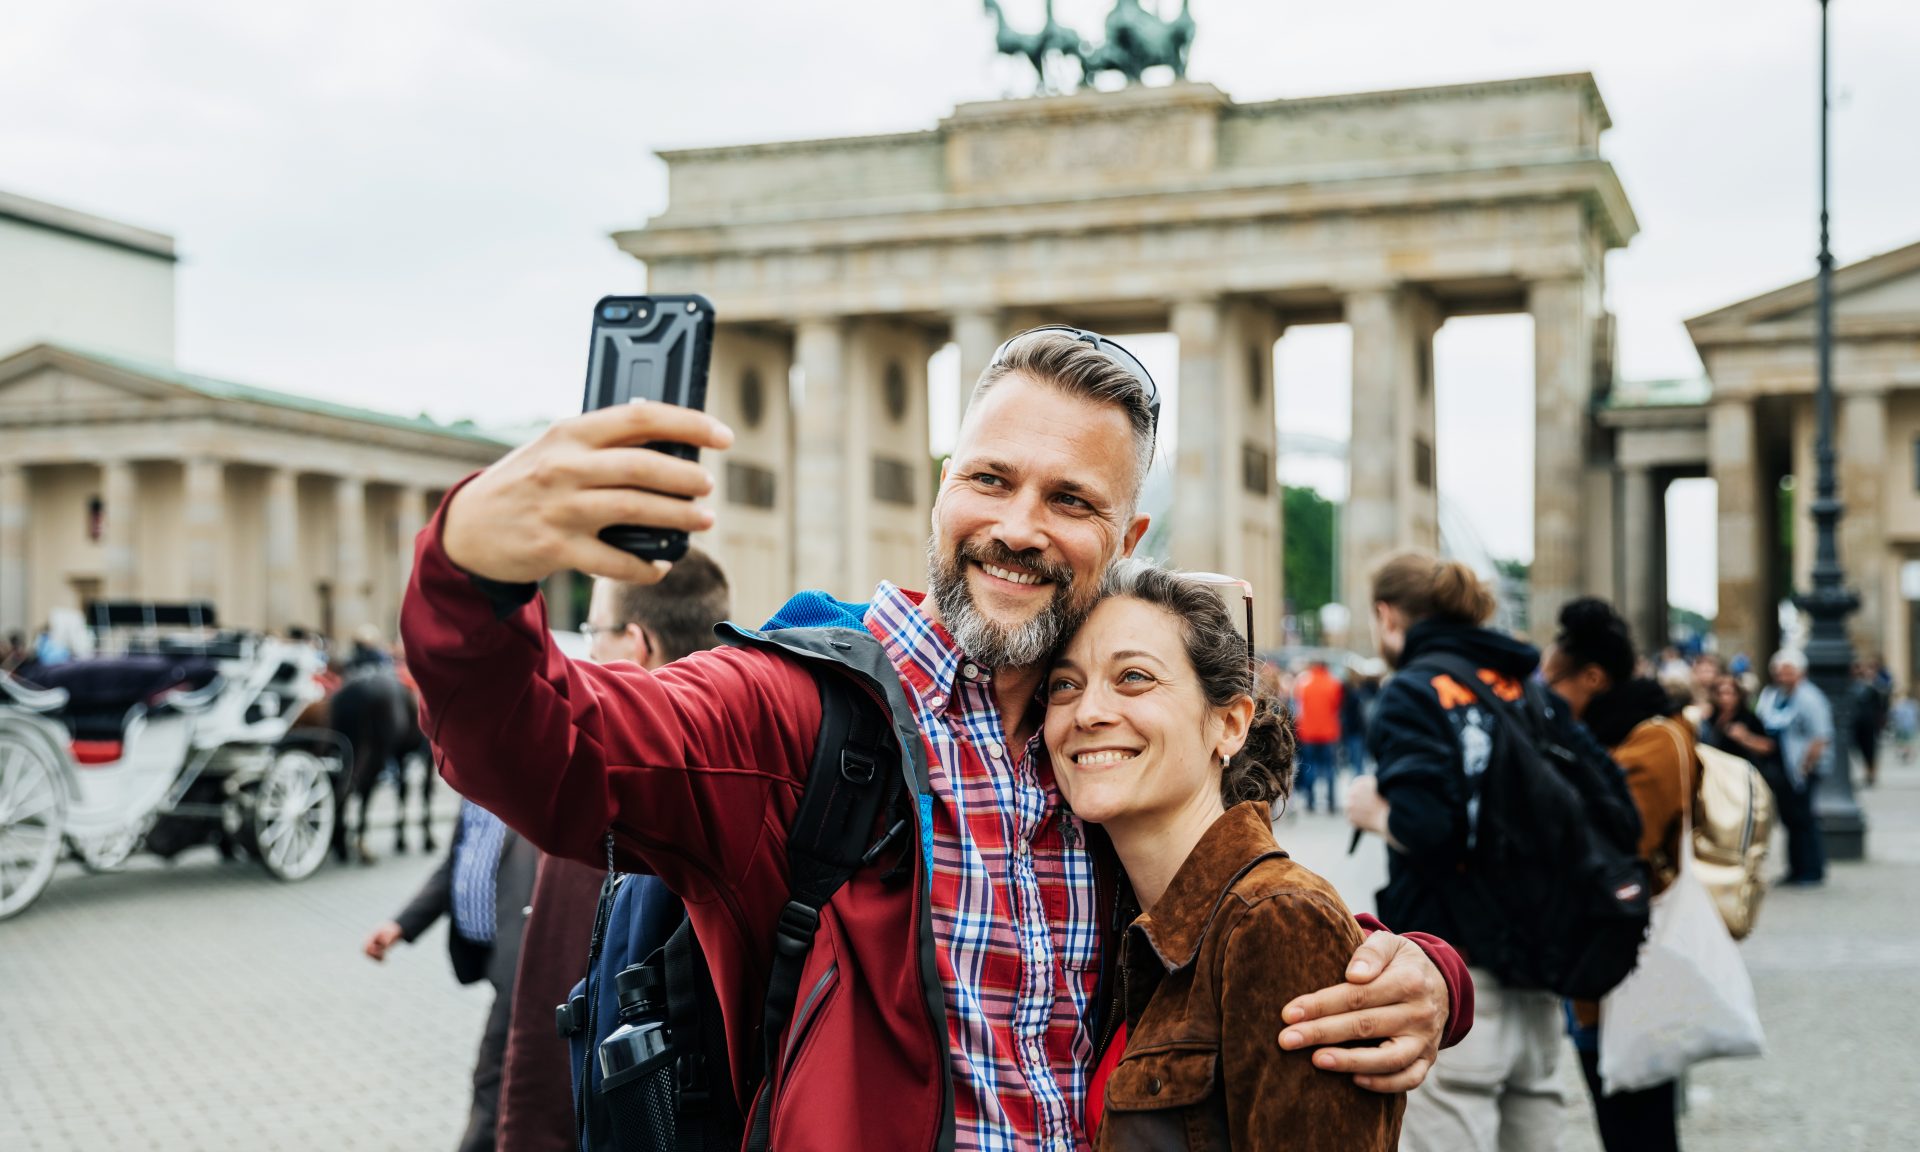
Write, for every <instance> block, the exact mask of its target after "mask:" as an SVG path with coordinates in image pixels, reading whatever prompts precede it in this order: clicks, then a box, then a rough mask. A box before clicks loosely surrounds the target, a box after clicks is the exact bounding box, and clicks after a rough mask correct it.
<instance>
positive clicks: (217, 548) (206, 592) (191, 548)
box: [182, 456, 227, 607]
mask: <svg viewBox="0 0 1920 1152" xmlns="http://www.w3.org/2000/svg"><path fill="white" fill-rule="evenodd" d="M184 468H185V473H186V474H185V493H184V496H185V502H184V507H183V509H182V521H183V523H184V525H185V529H186V532H185V536H186V539H185V541H184V543H185V545H186V549H187V598H188V599H190V600H209V601H212V602H213V603H214V605H215V606H216V607H222V606H224V605H223V604H222V597H221V595H220V592H221V588H220V583H221V578H222V576H224V574H225V572H226V567H227V553H226V536H227V509H226V466H225V465H224V464H222V463H221V462H220V461H219V460H216V459H213V458H212V457H207V456H196V457H193V458H191V459H189V460H187V462H186V464H185V465H184Z"/></svg>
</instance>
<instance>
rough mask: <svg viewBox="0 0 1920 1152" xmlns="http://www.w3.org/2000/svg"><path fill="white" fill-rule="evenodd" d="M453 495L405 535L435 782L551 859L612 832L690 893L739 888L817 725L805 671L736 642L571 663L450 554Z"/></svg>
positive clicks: (594, 846)
mask: <svg viewBox="0 0 1920 1152" xmlns="http://www.w3.org/2000/svg"><path fill="white" fill-rule="evenodd" d="M477 482H478V481H477V480H476V481H474V483H477ZM462 491H463V489H455V491H454V492H453V493H452V494H450V495H449V497H448V501H447V503H446V504H443V505H442V508H441V510H440V512H439V513H438V514H437V515H436V516H435V517H434V520H433V522H432V523H430V524H429V525H428V526H427V528H426V530H425V531H424V532H422V533H421V535H420V539H419V541H418V544H417V546H416V550H415V563H414V571H413V577H412V580H411V583H410V585H409V587H408V590H407V598H406V603H405V605H404V607H403V609H402V614H401V632H402V634H403V636H404V638H405V640H406V644H407V655H408V663H409V666H410V668H411V670H412V672H413V674H414V677H415V679H416V680H417V681H418V683H419V686H420V695H421V702H422V708H421V720H422V724H423V726H424V727H425V729H426V732H427V734H428V736H429V737H430V738H431V739H432V741H433V744H434V746H435V748H436V749H437V750H438V752H439V761H440V766H441V771H442V773H443V774H444V775H445V776H446V777H447V779H448V780H449V781H450V782H451V783H452V784H453V786H454V787H455V788H456V789H457V790H458V791H459V792H461V793H462V794H463V795H465V796H467V797H469V798H471V799H472V800H474V801H475V802H476V803H479V804H480V805H481V806H482V807H484V808H487V809H488V810H489V811H492V812H495V813H497V814H499V816H500V817H501V818H502V819H503V820H505V821H506V822H507V823H508V824H509V825H510V826H512V827H513V828H514V829H516V830H517V831H519V832H520V833H521V834H522V835H524V836H526V837H527V839H528V840H529V841H531V842H532V843H533V844H535V845H537V846H539V847H540V848H542V849H543V850H545V851H548V852H551V853H553V854H554V855H558V856H566V857H569V858H572V859H576V860H580V861H583V862H586V863H598V864H604V862H605V860H606V854H605V848H604V846H603V842H602V840H603V836H604V835H605V833H606V832H607V831H608V830H609V829H610V828H612V829H614V830H615V831H616V843H617V845H618V847H619V848H620V849H621V850H623V851H629V852H632V853H634V854H636V855H637V856H638V857H639V858H640V859H641V861H642V862H643V863H644V864H645V866H646V868H647V870H649V871H652V872H655V873H656V874H658V875H660V876H661V877H662V878H663V879H665V880H667V881H668V883H669V884H670V885H671V886H672V887H673V888H674V889H675V891H677V892H680V893H681V894H682V895H684V896H687V897H688V898H689V899H698V898H702V897H703V895H706V894H711V893H713V892H714V887H715V884H716V883H732V882H736V881H738V880H739V878H740V871H741V869H742V868H744V866H745V864H746V863H747V861H748V859H749V857H750V855H751V852H752V848H753V846H754V845H755V844H756V843H757V842H758V840H759V837H760V835H761V832H762V824H763V822H778V823H779V826H780V827H782V828H784V826H785V823H784V822H785V821H786V820H787V819H788V818H790V817H791V815H792V812H793V808H794V805H795V804H796V803H797V789H798V786H799V784H800V782H801V779H802V777H803V775H804V771H805V767H806V764H807V762H808V758H809V756H810V754H811V752H812V742H813V739H814V735H815V732H816V730H817V729H818V727H819V713H820V704H819V696H818V692H817V690H816V689H815V687H814V684H813V680H812V677H811V676H809V675H808V674H807V673H806V672H805V671H804V670H802V669H800V668H798V667H795V666H793V665H791V664H790V663H788V662H786V661H782V660H779V659H777V658H775V657H773V656H770V655H767V654H764V653H760V652H752V651H745V650H741V649H718V650H715V651H713V652H702V653H697V654H695V655H693V656H690V657H688V658H686V659H685V660H682V661H678V662H676V663H675V664H672V665H669V666H668V667H667V668H665V669H662V670H661V671H660V672H658V673H649V672H646V671H644V670H642V669H639V668H637V667H635V666H633V665H629V664H619V665H612V666H607V667H601V666H598V665H593V664H589V663H586V662H583V661H574V660H569V659H568V658H567V657H566V656H565V655H564V654H562V653H561V652H560V651H559V650H558V648H557V647H555V645H554V644H553V640H552V636H551V634H550V633H549V632H548V630H547V627H546V619H545V612H544V607H543V605H542V603H541V601H540V600H539V598H538V597H537V596H536V597H534V598H533V599H532V600H530V601H529V602H527V603H525V604H521V605H519V606H518V607H515V606H514V605H513V603H512V599H513V598H512V597H510V596H504V597H503V595H502V593H501V591H500V587H499V586H497V585H496V586H494V587H493V588H492V592H493V595H492V596H491V597H490V596H489V594H488V591H489V590H488V589H487V588H485V587H483V586H482V585H481V584H479V583H477V582H476V581H475V580H474V579H473V578H472V577H471V576H470V575H469V574H468V573H467V572H465V571H463V570H461V569H460V568H459V567H458V566H456V565H455V563H454V562H453V560H452V559H451V558H450V557H449V555H448V553H447V551H446V549H445V548H444V546H443V544H442V540H443V536H442V530H443V527H444V525H445V523H446V520H447V518H448V516H449V514H450V513H449V509H451V508H454V507H457V503H458V501H459V500H460V498H461V494H462ZM743 815H745V816H746V818H744V819H743V818H742V817H743Z"/></svg>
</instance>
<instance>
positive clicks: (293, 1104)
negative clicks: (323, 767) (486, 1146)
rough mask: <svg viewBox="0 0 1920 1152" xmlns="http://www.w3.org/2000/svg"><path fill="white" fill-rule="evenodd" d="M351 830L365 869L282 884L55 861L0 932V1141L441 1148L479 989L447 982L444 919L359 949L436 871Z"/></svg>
mask: <svg viewBox="0 0 1920 1152" xmlns="http://www.w3.org/2000/svg"><path fill="white" fill-rule="evenodd" d="M386 795H388V794H387V793H383V794H382V796H383V797H384V796H386ZM436 799H437V800H439V801H442V802H445V803H446V807H445V811H444V813H442V815H443V817H446V818H450V817H451V814H452V811H453V808H452V805H451V802H450V801H449V793H448V792H447V790H446V789H439V790H438V795H437V797H436ZM439 808H440V805H439V804H436V810H438V809H439ZM381 812H382V807H381V804H380V803H378V802H377V803H376V808H375V813H376V819H378V817H379V815H380V814H381ZM447 826H448V825H447V823H446V821H445V820H443V822H442V825H441V830H440V831H441V833H443V834H442V836H441V840H440V842H441V844H442V845H444V844H445V843H446V840H445V836H444V832H445V830H446V828H447ZM412 835H413V836H415V837H417V836H418V826H417V825H416V826H415V827H414V828H413V830H412ZM368 839H369V842H370V844H371V845H372V846H374V848H375V850H376V851H378V852H381V853H383V854H384V855H383V856H382V858H381V859H380V860H379V862H378V863H376V864H374V865H372V866H368V867H362V866H357V865H356V866H352V867H343V866H341V865H337V864H333V863H331V862H329V863H328V864H327V865H325V866H323V867H322V868H321V870H320V871H319V872H317V873H315V874H314V875H313V876H311V877H309V878H308V879H306V880H304V881H302V882H300V883H297V884H282V883H279V882H277V881H275V880H273V879H271V878H270V877H268V876H267V874H266V872H265V871H263V870H262V869H260V868H259V867H258V866H257V865H253V864H226V863H222V862H221V861H220V860H219V859H218V857H217V856H216V855H215V854H214V852H213V850H212V849H210V848H209V849H196V850H195V851H193V852H191V853H187V854H185V855H183V856H182V857H181V858H180V859H179V861H178V862H177V863H175V864H172V865H167V864H164V863H162V862H160V861H158V860H155V859H153V858H151V857H148V858H135V860H133V861H132V862H130V863H129V865H128V867H127V870H126V871H124V872H122V873H119V874H116V875H110V876H90V875H87V874H86V873H84V872H82V871H80V869H79V868H78V866H77V865H73V864H65V865H62V866H61V870H60V872H59V873H58V875H56V876H55V878H54V881H53V883H52V885H51V886H50V887H49V888H48V889H47V891H46V893H45V894H44V895H43V896H42V897H41V898H40V900H39V902H38V903H37V904H35V906H34V907H33V908H31V909H29V910H28V911H27V912H25V913H24V914H22V915H21V916H19V917H17V918H15V919H13V920H10V921H7V922H6V923H4V924H0V1148H4V1149H7V1150H9V1152H13V1150H22V1152H24V1150H28V1149H32V1150H39V1149H61V1150H67V1149H73V1150H84V1152H96V1150H102V1149H126V1150H133V1149H140V1150H149V1149H151V1150H154V1152H174V1150H181V1152H185V1150H189V1149H191V1150H194V1152H223V1150H227V1149H232V1150H235V1152H239V1150H246V1152H265V1150H274V1149H303V1150H304V1149H439V1148H452V1147H453V1146H454V1145H455V1144H456V1142H457V1141H458V1139H459V1136H460V1133H461V1132H462V1130H463V1129H464V1128H465V1126H466V1111H467V1099H468V1093H469V1082H468V1073H469V1070H470V1068H471V1061H472V1055H473V1052H474V1049H475V1046H476V1045H477V1044H478V1043H479V1037H480V1029H481V1025H482V1023H483V1022H484V1019H485V1016H486V1012H487V1008H488V1005H489V1002H490V992H488V991H487V990H485V989H484V987H481V988H462V987H461V986H460V985H458V984H456V983H455V982H454V979H453V974H452V970H451V968H450V967H449V964H448V961H447V952H446V937H445V935H444V933H445V931H446V929H445V927H444V926H440V927H436V928H434V929H433V930H432V931H431V932H429V933H428V934H427V935H425V936H424V937H422V938H421V940H420V941H419V942H418V943H417V944H415V945H414V946H413V947H411V948H408V947H405V946H401V947H399V948H397V949H395V951H394V952H392V953H390V954H389V955H388V958H387V961H386V963H385V964H375V963H373V962H372V961H370V960H368V959H367V958H366V957H365V956H363V955H361V954H360V945H361V943H362V942H363V941H364V940H365V938H366V936H367V934H368V933H369V932H371V931H372V930H373V928H374V926H375V925H377V924H378V923H380V922H381V921H382V920H385V919H387V918H388V917H390V916H392V915H393V914H394V913H395V912H397V911H399V910H400V908H401V906H402V905H403V904H404V903H405V902H406V900H407V898H408V897H409V896H411V895H412V893H413V891H414V890H415V889H416V888H417V887H418V886H419V884H420V882H421V881H422V880H423V879H424V878H425V876H426V875H427V873H428V872H429V871H431V870H432V867H433V864H434V860H432V859H431V858H428V857H426V856H423V855H422V854H420V852H419V851H418V840H417V839H415V840H414V847H415V851H414V852H413V853H412V854H410V855H405V856H394V855H392V854H391V852H392V845H393V840H392V834H391V829H390V828H389V829H387V830H385V832H384V834H379V835H375V834H372V833H370V834H369V837H368Z"/></svg>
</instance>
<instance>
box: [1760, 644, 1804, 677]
mask: <svg viewBox="0 0 1920 1152" xmlns="http://www.w3.org/2000/svg"><path fill="white" fill-rule="evenodd" d="M1767 667H1768V668H1769V669H1770V670H1772V671H1775V672H1778V671H1779V670H1780V669H1782V668H1785V667H1791V668H1792V669H1793V670H1794V671H1795V672H1799V673H1802V674H1805V672H1806V670H1807V654H1806V653H1805V652H1802V651H1800V650H1799V649H1798V648H1782V649H1780V651H1778V652H1775V653H1774V654H1773V659H1771V660H1769V661H1767Z"/></svg>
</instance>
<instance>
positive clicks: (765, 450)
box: [694, 324, 797, 624]
mask: <svg viewBox="0 0 1920 1152" xmlns="http://www.w3.org/2000/svg"><path fill="white" fill-rule="evenodd" d="M792 368H793V339H792V337H791V336H790V335H788V334H787V333H783V332H778V331H774V330H771V329H767V328H761V327H757V326H756V327H750V326H748V325H743V324H721V325H720V327H719V330H718V332H717V333H716V334H715V337H714V342H713V364H712V367H711V369H710V372H709V378H710V379H711V380H712V381H713V383H712V385H711V386H710V387H709V388H708V389H707V410H708V411H709V412H712V413H713V414H714V415H715V416H717V417H719V418H720V419H721V420H723V421H725V422H726V423H727V425H728V426H729V427H731V428H732V429H733V436H734V439H733V447H732V448H730V449H728V450H727V452H726V453H725V454H724V455H717V454H713V453H708V454H707V455H706V456H704V457H703V459H702V462H703V463H704V464H705V465H706V467H707V468H708V469H709V470H711V471H712V472H713V474H714V476H715V479H716V481H717V487H716V490H715V492H714V494H713V499H712V503H713V510H714V527H713V531H711V532H703V533H701V534H700V535H698V536H696V537H695V538H694V543H695V544H696V545H698V546H699V547H701V548H703V549H705V550H706V551H707V552H708V553H709V554H711V555H712V556H713V558H714V560H715V561H716V562H718V563H719V564H720V566H721V567H722V568H724V569H725V570H726V573H727V583H728V586H729V588H730V589H731V591H732V593H733V618H734V619H736V620H744V621H748V622H750V623H755V624H757V623H759V622H760V621H762V620H765V619H767V618H768V617H769V616H771V615H772V614H773V612H774V611H775V610H776V609H777V608H779V607H780V605H781V604H783V603H785V602H786V599H787V597H788V596H790V595H792V594H793V592H794V589H795V588H796V587H797V585H796V584H795V583H794V577H793V547H792V538H793V517H792V508H793V479H794V477H793V437H792V431H793V429H792V424H791V415H792V413H791V404H790V401H789V389H788V384H787V382H788V378H789V376H790V375H791V373H792Z"/></svg>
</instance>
